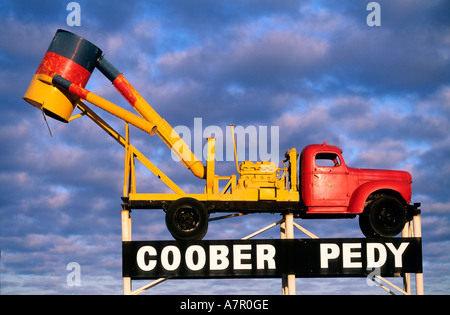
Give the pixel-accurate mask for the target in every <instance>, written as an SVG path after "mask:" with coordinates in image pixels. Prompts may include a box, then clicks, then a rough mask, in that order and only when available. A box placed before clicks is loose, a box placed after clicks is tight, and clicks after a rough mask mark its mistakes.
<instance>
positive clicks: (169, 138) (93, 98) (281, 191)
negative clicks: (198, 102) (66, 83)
mask: <svg viewBox="0 0 450 315" xmlns="http://www.w3.org/2000/svg"><path fill="white" fill-rule="evenodd" d="M122 80H126V79H125V78H122ZM126 82H128V81H126ZM130 86H131V85H130ZM69 90H70V91H71V92H73V93H75V94H73V93H69V92H68V91H65V90H64V89H60V88H57V87H55V86H53V85H52V78H51V77H48V76H45V75H39V76H35V77H34V78H33V81H32V84H31V85H30V87H29V89H28V90H27V93H25V96H24V98H25V99H26V100H27V101H28V102H29V103H31V104H32V105H33V106H36V107H38V108H40V109H42V110H44V109H45V110H46V111H47V112H50V113H52V114H54V115H58V117H59V116H61V117H63V119H64V120H67V121H69V120H71V119H73V118H75V117H78V116H80V115H78V116H74V117H72V118H70V115H71V114H72V112H73V106H75V105H77V106H78V107H79V108H80V109H81V111H82V114H81V115H87V116H88V117H89V118H91V119H92V120H93V121H94V122H95V123H97V124H98V125H99V126H100V127H101V128H103V129H104V130H105V131H106V132H108V133H109V134H110V135H111V136H112V137H113V138H115V139H116V140H117V141H118V142H119V143H120V144H121V145H123V146H124V148H125V169H124V186H123V193H124V196H125V197H128V198H129V200H134V201H138V200H160V201H163V200H167V201H171V200H177V199H179V198H181V197H191V198H195V199H197V200H199V201H265V200H271V201H299V193H298V179H297V178H298V169H297V159H298V154H297V152H296V150H295V149H291V150H289V151H287V152H286V160H285V162H288V166H287V167H283V168H279V167H278V166H277V165H276V164H275V163H273V162H267V161H264V162H252V161H243V162H242V163H241V164H240V165H238V162H237V153H236V146H235V142H234V141H233V145H234V149H235V157H236V168H237V172H238V177H237V176H236V175H230V176H218V175H216V174H215V139H214V138H209V139H208V144H207V145H208V146H207V150H208V151H207V152H208V154H207V161H206V167H205V166H204V165H203V164H202V163H201V162H200V160H199V159H198V158H197V157H196V156H195V155H194V154H193V153H192V151H191V150H190V149H189V147H188V146H187V144H186V143H185V142H184V141H183V140H182V138H181V137H180V136H179V135H178V134H177V133H176V132H175V131H174V130H173V128H172V127H171V126H170V125H169V124H168V123H167V122H166V121H165V120H164V119H162V118H161V117H160V116H159V115H158V113H156V111H155V110H154V109H153V108H152V107H151V106H150V105H149V104H148V103H147V102H146V101H145V100H144V99H143V98H142V97H141V96H140V95H139V93H138V92H137V91H136V90H135V89H134V88H132V87H131V88H130V91H129V92H132V93H133V94H132V95H133V96H134V100H135V102H133V104H132V105H134V108H135V109H136V111H137V112H138V113H139V114H140V115H141V116H142V117H143V118H144V119H143V118H140V117H138V116H137V115H134V114H132V113H130V112H129V111H127V110H125V109H123V108H121V107H119V106H117V105H115V104H113V103H111V102H109V101H107V100H106V99H104V98H102V97H100V96H98V95H96V94H94V93H92V92H89V91H87V90H85V89H83V88H81V87H79V86H74V87H73V89H72V88H69ZM80 97H83V98H85V99H86V101H88V102H90V103H92V104H94V105H96V106H97V107H99V108H101V109H103V110H105V111H107V112H109V113H111V114H113V115H115V116H117V117H119V118H120V119H122V120H124V121H125V122H127V123H129V124H131V125H134V126H136V127H137V128H139V129H142V130H144V131H146V132H148V133H149V134H152V135H153V134H155V133H156V134H158V135H159V136H160V137H161V139H162V140H163V141H164V142H165V143H166V144H167V145H168V146H169V147H170V148H171V149H172V151H173V152H175V154H176V155H177V156H178V157H179V158H180V160H181V161H182V162H183V163H184V165H185V166H186V167H187V168H188V169H190V170H191V171H192V173H193V174H194V175H195V176H197V177H199V178H202V179H206V185H205V192H204V193H200V194H187V193H185V192H184V191H183V190H182V189H181V188H180V187H179V186H177V185H176V184H175V183H174V182H173V181H172V180H171V179H170V178H169V177H168V176H166V175H165V174H164V172H162V171H161V170H160V169H158V168H157V167H156V166H155V165H154V164H153V163H151V161H150V160H149V159H148V158H146V157H145V156H144V155H143V154H142V153H141V152H139V151H138V150H137V149H136V148H135V147H134V146H133V145H131V144H130V140H129V132H128V127H127V128H126V138H125V139H124V138H123V137H122V136H120V135H119V134H118V133H117V132H116V131H115V130H114V129H112V128H111V127H110V126H109V125H108V124H107V123H106V122H104V121H103V120H102V119H101V118H100V117H99V116H98V115H97V114H95V113H94V112H93V111H92V110H91V109H90V108H89V107H87V106H86V104H84V103H83V102H81V100H80ZM67 102H68V103H67ZM50 103H51V104H52V105H57V104H60V106H56V107H51V106H47V104H50ZM231 130H232V133H233V140H234V131H233V127H232V126H231ZM135 158H137V159H138V160H139V161H140V162H142V164H143V165H144V166H146V167H147V168H148V169H149V170H150V171H151V172H152V173H154V174H155V175H156V176H157V177H158V178H159V179H161V180H162V181H163V182H164V183H165V184H166V185H167V186H168V187H169V188H170V189H171V190H172V191H173V193H152V194H146V193H137V192H136V180H135V163H134V160H135ZM219 183H222V184H225V186H224V188H223V189H222V190H221V189H220V188H219Z"/></svg>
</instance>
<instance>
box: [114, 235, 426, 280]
mask: <svg viewBox="0 0 450 315" xmlns="http://www.w3.org/2000/svg"><path fill="white" fill-rule="evenodd" d="M122 256H123V257H122V258H123V264H122V265H123V276H124V277H130V278H132V279H156V278H161V277H167V278H178V279H190V278H235V277H236V278H261V277H264V278H275V277H277V278H278V277H281V275H282V274H295V275H296V276H297V277H367V275H369V274H370V273H373V274H376V275H380V276H384V277H392V276H394V274H399V273H421V272H422V244H421V239H420V238H390V239H366V238H338V239H292V240H280V239H268V240H261V239H255V240H215V241H214V240H202V241H133V242H123V243H122Z"/></svg>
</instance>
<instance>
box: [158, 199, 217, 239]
mask: <svg viewBox="0 0 450 315" xmlns="http://www.w3.org/2000/svg"><path fill="white" fill-rule="evenodd" d="M208 220H209V214H208V210H206V207H205V206H204V205H203V203H201V202H199V201H198V200H196V199H193V198H180V199H178V200H175V201H174V202H172V203H171V204H170V206H169V208H168V209H167V212H166V226H167V229H168V230H169V232H170V234H172V236H173V237H174V238H175V239H176V240H183V241H190V240H201V239H202V238H203V237H204V236H205V235H206V232H207V231H208Z"/></svg>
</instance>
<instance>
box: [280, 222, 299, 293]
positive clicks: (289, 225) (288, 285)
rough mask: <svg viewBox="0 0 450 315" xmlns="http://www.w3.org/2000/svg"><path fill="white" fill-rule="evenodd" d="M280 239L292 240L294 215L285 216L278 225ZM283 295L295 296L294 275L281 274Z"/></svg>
mask: <svg viewBox="0 0 450 315" xmlns="http://www.w3.org/2000/svg"><path fill="white" fill-rule="evenodd" d="M280 237H281V239H290V240H292V239H294V215H293V214H285V215H284V222H283V223H281V225H280ZM281 283H282V284H281V285H282V293H283V295H295V294H296V293H295V275H294V274H283V276H282V278H281Z"/></svg>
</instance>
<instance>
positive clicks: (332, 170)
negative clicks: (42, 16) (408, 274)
mask: <svg viewBox="0 0 450 315" xmlns="http://www.w3.org/2000/svg"><path fill="white" fill-rule="evenodd" d="M95 68H96V69H98V70H99V71H100V72H101V73H102V74H103V75H104V76H105V77H106V78H108V79H109V80H110V81H111V83H112V84H113V86H114V87H115V88H116V89H117V90H118V91H119V92H120V94H121V95H122V96H123V97H124V98H125V99H126V100H127V101H128V102H129V103H130V105H131V106H132V107H133V108H134V109H135V110H136V111H137V113H138V114H139V115H134V114H133V113H131V112H128V111H126V110H124V109H123V108H121V107H119V106H117V105H115V104H113V103H111V102H109V101H107V100H105V99H104V98H102V97H100V96H98V95H96V94H94V93H93V92H91V91H88V90H86V89H85V86H86V84H87V82H88V80H89V77H90V75H91V73H92V71H93V70H94V69H95ZM24 100H25V101H27V102H28V103H30V104H31V105H33V106H35V107H37V108H39V109H40V110H41V111H42V113H43V115H44V118H45V117H46V116H48V117H51V118H54V119H56V120H59V121H62V122H65V123H67V122H69V121H72V120H74V119H77V118H79V117H82V116H87V117H89V118H90V119H91V120H92V121H93V122H94V123H96V124H97V125H98V126H99V127H100V128H102V129H103V130H104V131H106V132H107V133H108V134H109V135H110V136H112V137H113V139H115V140H116V141H117V142H118V143H119V144H120V145H122V146H123V147H124V149H125V167H124V184H123V196H122V207H123V209H125V210H132V209H162V210H164V211H165V212H166V214H165V221H166V226H167V229H168V230H169V232H170V233H171V235H172V236H173V237H174V238H175V239H176V240H200V239H202V238H203V237H204V236H205V235H206V233H207V230H208V223H209V221H210V220H212V219H210V215H211V214H213V213H226V212H231V213H235V214H236V215H241V214H249V213H281V214H286V213H290V214H293V215H294V216H295V217H297V218H303V219H330V218H336V219H337V218H354V217H356V216H359V223H360V228H361V231H362V233H363V234H364V235H365V236H366V237H394V236H396V235H397V234H398V233H400V232H401V231H402V229H403V227H404V226H405V223H406V222H407V221H408V220H410V219H411V218H412V216H413V215H415V214H417V213H419V211H420V210H419V209H418V207H419V205H420V204H418V203H414V204H410V203H411V197H412V190H411V183H412V177H411V175H410V174H409V173H408V172H405V171H392V170H374V169H359V168H352V167H350V166H348V165H347V164H346V163H345V161H344V159H343V157H342V150H341V149H340V148H338V147H336V146H334V145H329V144H327V143H326V142H323V143H322V144H313V145H309V146H306V147H305V148H304V149H303V150H302V152H301V154H300V155H299V154H298V153H297V150H296V148H292V149H290V150H288V151H286V153H285V160H284V161H283V165H282V166H279V165H277V164H275V163H274V162H271V161H258V162H255V161H243V162H241V163H240V164H239V163H238V161H237V153H236V145H235V143H234V138H235V136H234V129H233V126H232V125H231V128H230V130H231V132H232V139H233V144H234V153H235V161H236V172H237V174H232V175H226V176H223V175H217V174H216V173H215V162H216V159H215V139H214V138H208V139H207V160H206V165H203V163H202V161H201V160H199V159H198V158H197V157H196V156H195V155H194V153H193V152H192V151H191V150H190V148H189V146H187V144H186V143H185V142H184V141H183V139H182V138H181V137H180V136H179V135H178V134H177V133H176V132H175V130H174V129H173V128H172V127H171V126H170V125H169V124H168V123H167V121H166V120H164V119H163V118H162V117H160V116H159V114H158V113H157V112H156V111H155V110H154V109H153V107H152V106H150V105H149V104H148V103H147V101H146V100H145V99H144V98H143V97H142V96H141V95H140V94H139V93H138V92H137V91H136V89H135V88H134V87H133V86H132V85H131V83H130V82H129V81H128V80H127V79H126V78H125V76H124V75H123V73H121V72H120V71H118V70H117V69H116V68H115V67H114V66H113V65H112V64H111V63H110V62H109V61H108V60H106V58H105V57H104V56H103V54H102V51H101V49H100V48H98V47H97V46H95V45H94V44H92V43H91V42H89V41H87V40H86V39H84V38H82V37H79V36H78V35H75V34H73V33H71V32H67V31H64V30H58V31H57V32H56V35H55V37H54V38H53V40H52V42H51V44H50V46H49V49H48V51H47V53H46V54H45V56H44V58H43V60H42V62H41V64H40V65H39V67H38V69H37V71H36V73H35V75H34V77H33V79H32V81H31V83H30V85H29V87H28V89H27V91H26V93H25V95H24ZM84 101H87V102H90V103H91V104H93V105H95V106H97V107H99V108H101V109H103V110H105V111H107V112H109V113H111V114H113V115H115V116H117V117H119V118H120V119H122V120H124V121H125V122H126V132H125V137H123V136H122V135H120V134H119V133H118V132H117V131H116V130H114V129H113V128H112V127H111V126H110V125H109V124H108V123H106V122H105V121H104V120H103V119H102V118H101V117H100V116H98V115H97V114H96V113H95V112H94V111H93V110H92V109H91V108H89V107H88V106H87V105H86V104H85V102H84ZM75 108H78V109H79V110H80V111H81V113H80V114H78V115H75V116H71V115H72V113H73V111H74V109H75ZM129 124H131V125H133V126H135V127H137V128H139V129H141V130H144V131H146V132H148V133H149V134H150V135H158V136H159V137H160V138H161V139H162V140H163V142H164V143H165V144H166V145H167V146H168V147H169V148H170V149H171V150H172V152H173V153H175V155H176V156H177V157H178V158H179V159H180V161H181V162H182V163H183V165H184V166H186V168H187V169H188V170H190V171H191V172H192V174H193V175H194V176H196V177H198V178H201V179H202V180H205V188H204V191H203V192H201V193H187V192H185V191H184V190H183V189H182V188H181V187H179V186H178V185H177V184H176V183H175V182H173V181H172V180H171V179H170V178H169V177H168V176H167V175H166V174H165V173H164V172H163V171H161V170H160V169H159V168H158V167H157V166H156V165H155V164H153V163H152V162H151V160H150V159H149V158H147V157H146V156H145V155H143V154H142V153H141V152H140V151H139V150H138V149H137V148H135V147H134V146H133V145H132V144H131V142H130V136H129ZM136 159H137V160H139V161H140V162H141V163H142V164H143V165H144V166H146V167H147V168H148V169H149V170H150V171H151V172H152V173H153V174H154V175H155V176H156V177H157V178H158V179H159V180H161V181H162V183H163V184H165V185H166V186H167V187H168V188H169V189H170V190H171V192H165V193H152V192H150V193H138V192H137V190H136V178H135V160H136Z"/></svg>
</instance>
